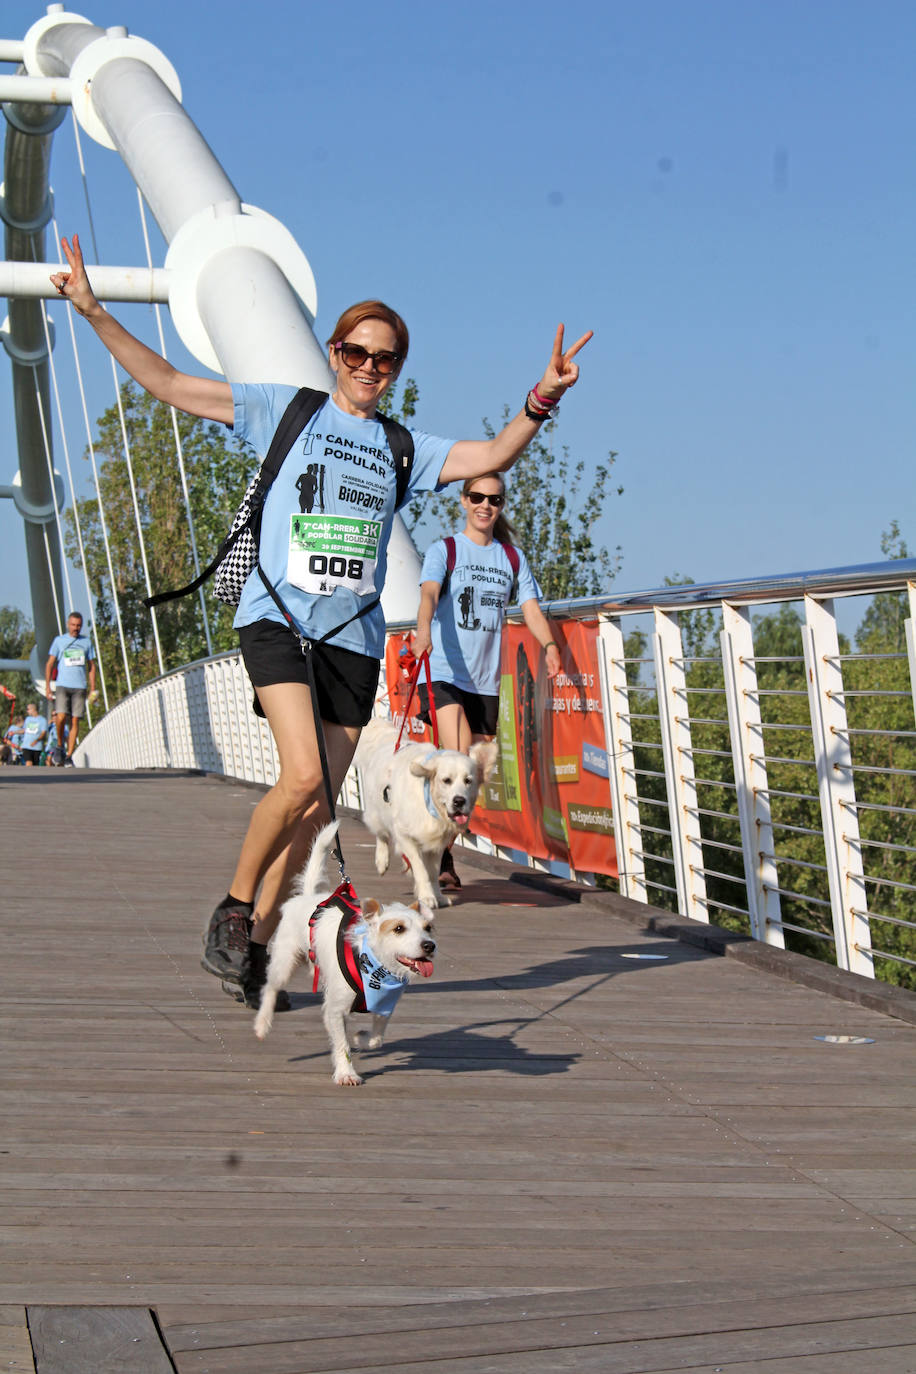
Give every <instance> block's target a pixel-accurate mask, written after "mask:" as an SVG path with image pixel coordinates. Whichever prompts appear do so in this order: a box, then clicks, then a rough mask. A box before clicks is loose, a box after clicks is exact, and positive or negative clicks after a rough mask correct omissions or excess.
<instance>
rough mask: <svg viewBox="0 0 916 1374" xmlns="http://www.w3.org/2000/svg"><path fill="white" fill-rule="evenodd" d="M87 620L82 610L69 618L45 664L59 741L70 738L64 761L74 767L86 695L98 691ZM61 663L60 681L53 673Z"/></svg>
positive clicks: (47, 684)
mask: <svg viewBox="0 0 916 1374" xmlns="http://www.w3.org/2000/svg"><path fill="white" fill-rule="evenodd" d="M82 631H83V617H82V616H81V615H80V613H79V611H71V612H70V614H69V615H68V616H67V633H66V634H65V635H58V636H57V638H56V639H55V640H54V643H53V644H52V645H51V647H50V649H49V650H48V662H47V664H46V665H45V686H46V689H47V697H48V700H49V701H51V700H52V699H53V701H54V724H55V725H56V726H57V738H58V739H59V740H62V739H63V738H64V735H65V733H66V731H65V726H66V727H67V728H68V729H69V735H67V754H66V758H65V759H64V762H65V763H67V764H69V765H70V767H71V768H72V767H73V751H74V749H75V748H76V741H77V737H78V736H79V728H80V721H81V720H82V718H83V716H84V715H85V714H86V694H87V689H88V691H89V692H90V693H91V692H94V691H95V654H94V653H93V650H92V640H91V639H90V638H89V636H88V635H84V634H83V632H82ZM55 664H57V678H56V680H54V681H52V677H51V674H52V673H53V672H54V665H55Z"/></svg>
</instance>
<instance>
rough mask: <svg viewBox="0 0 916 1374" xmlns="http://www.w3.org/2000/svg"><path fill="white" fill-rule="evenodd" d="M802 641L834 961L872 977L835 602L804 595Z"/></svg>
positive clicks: (869, 932)
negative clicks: (831, 924)
mask: <svg viewBox="0 0 916 1374" xmlns="http://www.w3.org/2000/svg"><path fill="white" fill-rule="evenodd" d="M802 642H803V645H804V651H805V670H806V674H807V679H808V705H809V707H810V710H811V733H812V739H813V742H814V760H815V764H816V766H817V786H818V795H819V798H820V808H821V821H822V824H823V828H824V850H825V853H826V862H827V878H828V883H829V889H830V908H831V912H832V915H833V933H834V939H835V941H836V961H837V964H838V966H839V967H840V968H844V969H850V970H851V971H852V972H853V973H861V974H864V975H865V977H866V978H874V976H875V968H874V960H873V958H872V953H871V930H870V927H869V923H868V916H867V915H866V914H865V913H866V912H867V910H868V895H867V891H866V887H865V874H864V870H863V866H862V846H861V844H860V843H859V813H858V809H857V807H856V789H855V781H854V775H853V768H852V750H851V747H850V737H849V721H848V718H847V712H846V694H845V691H844V687H843V667H842V663H841V661H840V643H839V636H838V634H837V627H836V617H835V615H834V610H833V601H832V600H829V599H824V600H820V599H817V598H815V597H813V596H806V597H805V624H804V626H803V627H802Z"/></svg>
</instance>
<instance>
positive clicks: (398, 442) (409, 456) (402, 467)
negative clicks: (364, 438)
mask: <svg viewBox="0 0 916 1374" xmlns="http://www.w3.org/2000/svg"><path fill="white" fill-rule="evenodd" d="M375 418H376V419H377V420H378V422H379V424H380V425H381V426H382V429H383V430H384V431H385V438H386V439H387V440H388V447H389V448H390V449H391V452H392V455H393V457H394V473H395V495H394V508H395V510H400V509H401V507H402V506H403V504H404V501H405V499H406V497H407V483H408V482H409V481H410V473H411V470H412V468H413V459H414V446H413V435H412V434H411V432H410V430H409V429H405V427H404V426H403V425H402V424H400V423H399V422H398V421H397V420H392V419H391V417H390V416H389V415H383V414H382V413H381V411H376V413H375Z"/></svg>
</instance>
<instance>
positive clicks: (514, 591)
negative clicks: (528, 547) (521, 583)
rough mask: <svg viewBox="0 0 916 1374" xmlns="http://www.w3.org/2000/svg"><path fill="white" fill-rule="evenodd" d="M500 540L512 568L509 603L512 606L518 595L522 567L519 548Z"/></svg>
mask: <svg viewBox="0 0 916 1374" xmlns="http://www.w3.org/2000/svg"><path fill="white" fill-rule="evenodd" d="M499 542H500V543H501V544H502V547H503V553H504V554H505V555H506V557H507V558H508V560H509V566H510V568H511V569H512V586H511V587H510V588H509V605H510V606H511V604H512V602H513V601H514V600H515V598H516V596H517V595H518V570H519V568H520V567H521V562H520V560H519V556H518V549H517V548H516V547H515V545H514V544H505V543H503V541H502V540H500V541H499Z"/></svg>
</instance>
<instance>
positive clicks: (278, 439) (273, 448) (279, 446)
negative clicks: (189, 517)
mask: <svg viewBox="0 0 916 1374" xmlns="http://www.w3.org/2000/svg"><path fill="white" fill-rule="evenodd" d="M327 399H328V393H327V392H326V391H315V390H313V389H312V387H309V386H303V387H300V388H299V390H298V391H297V392H296V394H295V396H294V397H293V399H292V400H291V401H290V403H289V405H288V406H287V407H286V410H285V411H284V412H283V415H282V417H281V420H280V423H279V424H278V425H277V429H276V432H275V434H274V437H273V438H272V439H271V441H270V447H269V448H268V450H267V455H266V457H265V459H264V461H263V463H262V464H261V469H260V471H259V473H258V480H257V486H256V487H255V489H254V491H253V492H252V496H251V514H250V516H249V518H248V519H247V520H245V521H244V522H243V523H242V524H241V525H239V526H238V527H237V528H236V529H234V530H232V531H231V532H230V533H229V534H228V535H227V536H226V538H225V539H224V540H223V542H222V544H220V546H219V549H218V550H217V552H216V556H215V557H214V558H213V559H212V560H211V562H210V563H208V564H207V566H206V567H205V568H204V570H203V572H202V573H200V574H199V576H197V577H195V579H194V581H193V582H189V583H188V585H187V586H186V587H178V588H177V589H176V590H175V591H171V592H157V593H156V595H155V596H147V597H144V598H143V604H144V606H148V607H149V608H150V609H152V608H153V607H154V606H161V605H162V603H163V602H165V601H177V600H178V598H179V597H182V596H189V595H190V593H191V592H196V591H197V589H198V587H201V586H203V584H204V582H206V581H207V578H208V577H212V576H213V574H214V573H215V572H216V570H217V568H218V567H219V565H220V563H222V561H223V559H224V558H225V557H226V554H227V553H228V552H229V550H230V549H231V548H232V547H233V545H234V544H235V543H236V542H237V541H238V539H239V538H240V537H241V535H242V534H243V533H244V531H245V530H247V529H250V530H252V531H253V532H255V534H256V535H257V534H258V533H260V527H261V511H262V509H263V506H264V497H265V496H266V495H267V493H268V491H269V490H270V488H271V486H272V485H273V483H274V480H275V479H276V476H277V473H278V472H279V471H280V468H281V467H282V466H283V462H284V460H285V458H286V456H287V454H288V453H289V451H290V449H291V448H292V446H293V444H294V443H295V442H296V440H297V439H298V437H299V435H300V434H301V433H302V431H303V430H304V429H305V427H306V425H307V424H308V422H309V420H310V419H311V418H312V416H313V415H315V414H316V413H317V411H319V410H320V409H321V407H322V406H323V405H324V403H325V401H326V400H327ZM255 542H256V543H257V538H255Z"/></svg>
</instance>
